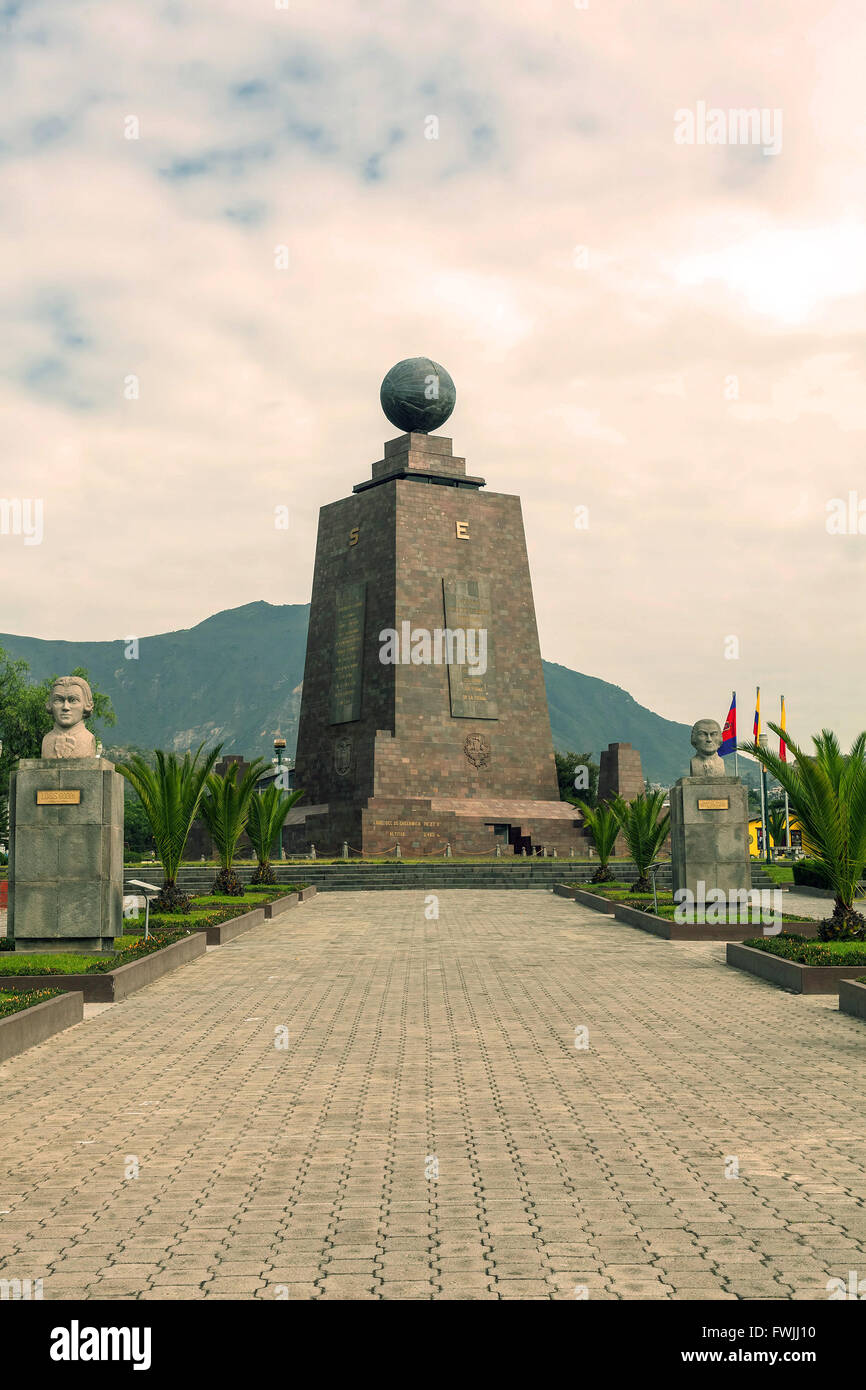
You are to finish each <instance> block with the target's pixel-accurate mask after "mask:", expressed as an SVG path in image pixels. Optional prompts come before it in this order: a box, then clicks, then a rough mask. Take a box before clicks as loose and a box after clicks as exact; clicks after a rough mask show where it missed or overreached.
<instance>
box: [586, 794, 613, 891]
mask: <svg viewBox="0 0 866 1390" xmlns="http://www.w3.org/2000/svg"><path fill="white" fill-rule="evenodd" d="M577 804H578V806H580V809H581V811H582V812H583V820H584V824H585V825H586V828H587V830H588V832H589V834H590V836H591V837H592V843H593V844H594V845H595V852H596V854H597V855H598V868H597V869H596V871H595V873H594V874H593V876H592V881H593V883H609V882H610V880H611V879H612V878H613V874H612V873H611V871H610V869H609V868H608V862H609V860H610V856H611V855H612V854H613V847H614V845H615V844H616V837H617V835H618V834H619V821H618V820H617V818H616V815H615V814H614V811H613V809H612V807H610V806H609V805H608V804H607V802H603V803H602V804H601V806H596V807H592V806H590V805H589V804H588V803H586V802H580V801H579V802H578V803H577Z"/></svg>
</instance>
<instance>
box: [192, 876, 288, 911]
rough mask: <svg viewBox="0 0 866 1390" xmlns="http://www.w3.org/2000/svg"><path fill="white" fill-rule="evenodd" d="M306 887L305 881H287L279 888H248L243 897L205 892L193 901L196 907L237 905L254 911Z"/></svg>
mask: <svg viewBox="0 0 866 1390" xmlns="http://www.w3.org/2000/svg"><path fill="white" fill-rule="evenodd" d="M305 887H306V884H304V883H286V884H281V885H280V886H279V888H247V891H246V893H245V894H244V895H243V897H237V896H233V895H232V894H230V893H203V894H201V896H199V897H195V898H193V902H194V903H195V904H196V907H198V906H199V904H201V905H202V906H207V907H224V906H225V907H237V908H238V909H239V910H240V911H242V912H251V911H252V912H254V911H255V909H256V907H258V906H260V905H261V904H262V903H263V902H265V903H272V902H276V900H277V898H285V897H286V896H287V894H289V893H297V892H298V891H299V890H300V889H301V888H305ZM251 899H253V901H251Z"/></svg>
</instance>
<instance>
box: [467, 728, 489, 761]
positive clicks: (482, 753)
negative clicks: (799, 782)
mask: <svg viewBox="0 0 866 1390" xmlns="http://www.w3.org/2000/svg"><path fill="white" fill-rule="evenodd" d="M463 752H464V753H465V754H466V756H467V758H468V759H469V761H470V762H471V764H472V766H473V767H486V766H487V764H488V763H489V761H490V741H489V740H488V739H486V738H485V737H484V735H483V734H470V735H469V736H468V738H467V739H466V741H465V743H464V744H463Z"/></svg>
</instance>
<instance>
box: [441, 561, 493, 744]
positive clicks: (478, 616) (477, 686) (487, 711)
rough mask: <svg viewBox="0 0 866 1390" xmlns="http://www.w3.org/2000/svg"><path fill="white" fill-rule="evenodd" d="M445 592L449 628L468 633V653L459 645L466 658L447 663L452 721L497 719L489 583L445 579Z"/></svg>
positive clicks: (487, 581) (479, 580)
mask: <svg viewBox="0 0 866 1390" xmlns="http://www.w3.org/2000/svg"><path fill="white" fill-rule="evenodd" d="M442 592H443V596H444V599H445V626H446V628H448V629H449V631H450V632H452V633H453V632H455V631H457V632H458V633H460V632H462V633H464V634H465V650H464V649H463V648H462V647H460V646H459V645H458V652H459V655H460V656H462V657H463V658H464V659H463V660H458V661H454V660H453V659H452V660H449V661H448V685H449V690H450V692H451V715H452V718H454V719H498V718H499V710H498V708H497V704H496V671H495V668H494V661H493V640H492V637H491V633H490V611H491V606H490V583H489V580H487V579H443V580H442ZM450 655H451V656H452V657H453V655H454V653H453V651H452V653H451V654H450Z"/></svg>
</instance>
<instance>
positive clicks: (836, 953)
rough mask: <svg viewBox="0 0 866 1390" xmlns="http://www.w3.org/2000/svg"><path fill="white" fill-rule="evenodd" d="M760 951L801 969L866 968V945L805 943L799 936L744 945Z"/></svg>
mask: <svg viewBox="0 0 866 1390" xmlns="http://www.w3.org/2000/svg"><path fill="white" fill-rule="evenodd" d="M743 945H744V946H752V947H754V949H755V950H756V951H766V952H767V954H768V955H771V956H781V957H782V959H783V960H793V961H796V962H797V964H798V965H866V942H863V941H804V940H803V939H802V937H799V936H789V935H787V934H786V933H785V932H782V933H781V935H780V936H759V937H755V938H754V939H753V940H750V941H744V942H743Z"/></svg>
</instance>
